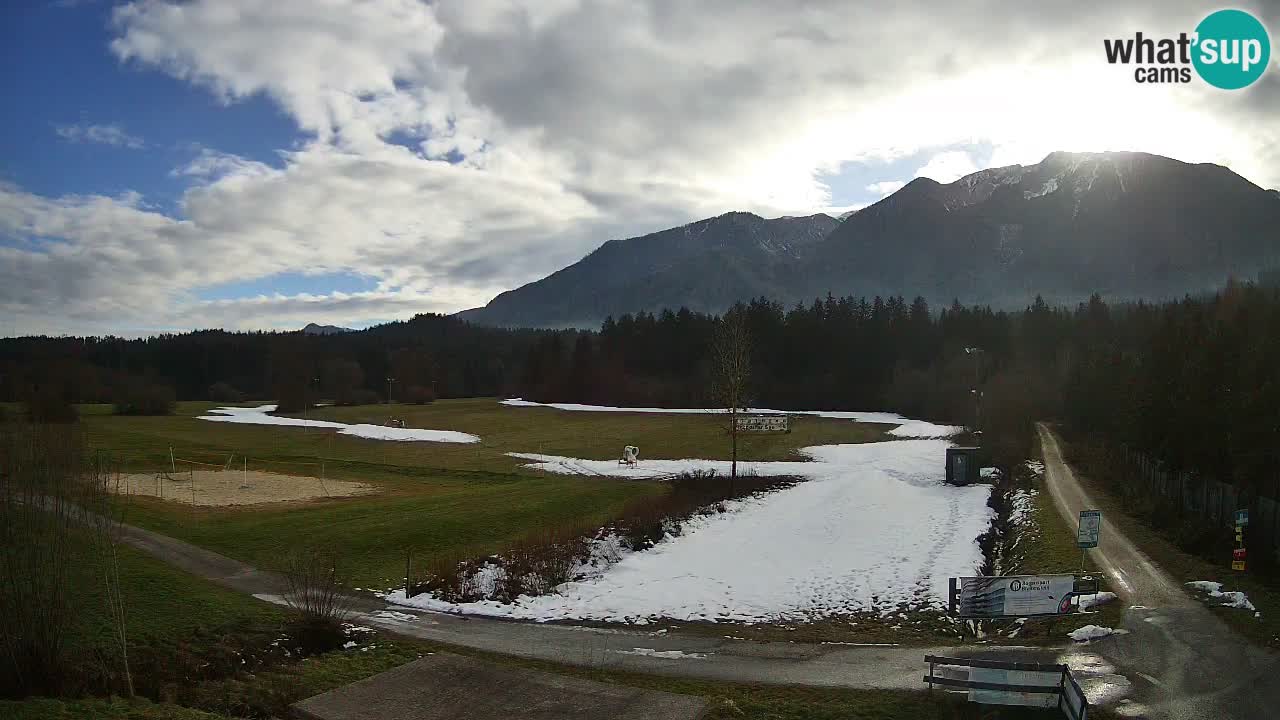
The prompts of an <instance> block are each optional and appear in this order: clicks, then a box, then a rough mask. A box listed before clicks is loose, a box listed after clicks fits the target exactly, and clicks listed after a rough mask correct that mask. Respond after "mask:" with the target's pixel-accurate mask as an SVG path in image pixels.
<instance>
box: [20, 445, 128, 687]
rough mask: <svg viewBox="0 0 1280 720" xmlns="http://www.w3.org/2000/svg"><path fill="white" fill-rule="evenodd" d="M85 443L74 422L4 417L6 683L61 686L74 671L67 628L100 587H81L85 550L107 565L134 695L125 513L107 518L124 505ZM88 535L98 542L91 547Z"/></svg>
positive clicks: (101, 567)
mask: <svg viewBox="0 0 1280 720" xmlns="http://www.w3.org/2000/svg"><path fill="white" fill-rule="evenodd" d="M84 447H85V439H84V433H83V430H82V429H81V427H80V425H79V424H78V423H74V422H71V423H27V422H12V421H11V422H3V423H0V667H2V668H3V670H4V672H0V678H3V680H0V693H3V694H9V695H25V694H29V693H37V692H43V693H49V694H57V693H58V692H59V691H60V690H61V689H62V686H63V685H64V684H65V683H67V682H69V681H71V680H72V679H73V678H72V672H73V670H72V668H71V660H70V659H69V657H68V650H67V638H68V634H69V630H70V628H72V627H73V626H74V624H75V623H74V620H75V618H76V616H77V610H78V606H79V605H80V604H82V603H83V602H86V598H89V599H92V598H94V597H95V594H94V593H91V592H77V588H78V586H79V583H80V581H81V575H80V570H81V569H82V566H83V565H84V564H85V561H86V560H88V561H89V563H90V564H92V565H93V566H94V567H93V569H95V570H98V571H100V572H101V578H102V580H103V583H104V588H103V589H104V596H105V597H106V598H107V603H108V610H109V611H110V618H111V620H112V625H113V627H112V637H113V640H114V641H118V643H119V650H120V656H121V660H122V661H123V663H124V676H125V678H126V680H127V681H128V690H129V693H130V694H131V695H132V692H133V687H132V686H133V683H132V678H131V676H130V673H129V666H128V652H127V640H128V636H127V631H126V628H125V624H124V619H125V601H124V597H123V595H122V594H121V592H120V581H119V578H120V575H119V570H118V564H117V556H116V550H115V548H116V542H118V534H116V533H115V531H116V530H117V529H118V528H119V523H118V522H115V521H113V520H111V519H110V514H111V510H112V509H113V508H117V507H119V505H118V504H117V503H115V502H114V501H113V499H112V498H111V497H110V495H109V490H110V488H109V486H108V485H107V477H108V475H107V473H106V472H105V468H106V465H105V463H102V462H94V463H90V462H87V460H86V458H85V452H84ZM86 545H87V546H88V547H89V548H91V549H92V550H94V551H95V552H92V553H91V554H90V555H88V556H86V555H85V554H84V552H83V550H81V549H80V548H84V547H85V546H86ZM114 644H115V642H113V645H114Z"/></svg>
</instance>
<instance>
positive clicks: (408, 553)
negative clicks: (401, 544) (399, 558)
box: [404, 550, 413, 600]
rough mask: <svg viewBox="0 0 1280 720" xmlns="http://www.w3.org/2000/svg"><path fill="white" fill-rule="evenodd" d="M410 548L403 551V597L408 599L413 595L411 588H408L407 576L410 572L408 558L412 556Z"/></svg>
mask: <svg viewBox="0 0 1280 720" xmlns="http://www.w3.org/2000/svg"><path fill="white" fill-rule="evenodd" d="M411 552H412V551H410V550H405V551H404V599H405V600H408V599H409V598H411V597H413V594H412V590H410V589H409V585H410V583H409V578H410V576H411V574H412V571H411V569H410V558H411V557H412V555H411Z"/></svg>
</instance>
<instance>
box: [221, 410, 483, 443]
mask: <svg viewBox="0 0 1280 720" xmlns="http://www.w3.org/2000/svg"><path fill="white" fill-rule="evenodd" d="M275 409H276V406H275V405H259V406H257V407H247V408H246V407H220V408H214V409H213V410H210V411H209V412H210V413H211V414H209V415H201V416H199V417H198V418H196V419H197V420H209V421H212V422H225V423H242V424H247V425H283V426H287V427H309V428H324V429H332V430H337V431H338V434H339V435H351V436H353V437H360V438H368V439H370V440H392V441H397V442H443V443H476V442H480V438H479V437H477V436H475V435H472V434H470V433H464V432H457V431H456V430H424V429H422V428H395V427H384V426H382V425H368V424H364V423H361V424H356V425H348V424H347V423H340V422H331V421H329V420H304V419H302V418H291V417H281V416H279V415H268V414H267V413H270V412H273V411H274V410H275Z"/></svg>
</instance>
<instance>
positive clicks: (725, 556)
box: [386, 440, 992, 624]
mask: <svg viewBox="0 0 1280 720" xmlns="http://www.w3.org/2000/svg"><path fill="white" fill-rule="evenodd" d="M947 447H948V443H947V442H946V441H942V440H901V441H892V442H881V443H867V444H855V445H824V446H816V447H810V448H805V449H804V450H803V451H802V452H803V453H804V454H806V455H808V456H809V457H810V458H812V461H810V462H755V463H739V470H740V471H741V472H753V473H756V474H758V475H769V476H780V475H790V476H801V477H805V478H808V480H809V481H808V482H804V483H800V484H798V485H796V486H794V487H791V488H788V489H786V490H781V491H778V492H774V493H769V494H765V495H760V496H756V497H749V498H742V499H738V500H732V501H726V502H725V503H724V505H725V512H723V513H718V514H713V515H706V516H696V517H694V518H691V519H690V520H688V521H686V522H685V523H684V524H683V525H682V526H681V532H680V535H679V536H677V537H670V536H668V537H667V538H665V539H663V540H662V541H660V542H658V543H657V544H656V545H655V546H653V547H652V548H651V549H649V550H645V551H643V552H626V553H623V552H621V551H620V550H618V549H617V548H607V547H602V548H601V549H600V552H601V553H608V554H612V553H614V552H617V553H618V555H619V556H620V559H619V560H618V561H617V562H613V563H611V564H608V567H607V568H605V569H604V570H603V572H600V573H598V574H597V575H595V576H594V577H587V578H584V579H582V580H578V581H575V582H569V583H565V584H563V585H561V586H560V587H558V588H556V591H555V592H554V593H553V594H549V595H539V596H536V597H534V596H522V597H519V598H517V599H516V600H515V601H514V602H512V603H509V604H504V603H500V602H497V601H492V600H484V601H477V602H470V603H457V604H454V603H448V602H445V601H443V600H440V599H438V598H435V597H434V596H432V595H429V594H428V595H418V596H415V597H413V598H410V599H405V597H404V592H403V590H397V591H393V592H390V593H388V594H387V595H386V599H387V600H388V601H389V602H393V603H397V604H401V605H408V606H413V607H418V608H422V609H426V610H432V611H440V612H451V613H460V614H474V615H489V616H496V617H506V618H514V619H524V620H535V621H550V620H598V621H606V622H631V623H636V624H646V623H649V622H652V621H654V620H656V619H658V618H670V619H675V620H685V621H707V622H716V621H724V620H728V621H739V622H774V621H778V620H805V619H812V618H817V617H826V616H831V615H842V614H849V613H854V612H860V611H876V612H881V613H889V612H896V611H898V610H899V609H900V608H902V607H916V608H933V609H938V610H944V609H945V608H946V604H947V595H948V587H947V580H948V578H950V577H953V576H961V575H968V574H973V573H974V572H976V571H977V570H978V569H979V568H980V567H981V566H982V563H983V556H982V550H981V548H980V547H979V545H978V542H977V538H978V536H980V535H982V534H983V533H984V532H986V531H987V530H988V528H989V526H990V524H991V520H992V510H991V509H990V508H988V507H987V500H988V498H989V497H990V493H991V488H990V487H989V486H987V485H973V486H966V487H955V486H951V485H947V484H945V483H944V482H943V475H944V472H945V463H944V457H945V451H946V448H947ZM517 457H522V458H525V459H530V460H534V461H535V463H534V464H535V466H538V467H543V468H544V469H547V470H549V471H552V472H562V473H566V474H580V475H583V474H585V475H609V476H616V477H633V478H642V477H649V478H653V477H659V478H660V477H664V476H669V475H674V474H677V473H680V472H685V471H688V470H695V469H696V470H708V469H710V470H716V471H717V472H720V473H723V474H724V475H726V476H727V474H728V471H729V467H728V462H727V461H725V462H719V461H710V460H648V461H642V462H641V463H640V464H639V465H638V466H634V467H631V466H623V465H619V464H618V462H617V461H616V460H582V459H578V458H565V457H558V456H548V455H527V454H522V455H518V456H517ZM601 564H604V563H601Z"/></svg>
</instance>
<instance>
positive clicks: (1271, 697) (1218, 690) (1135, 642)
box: [1037, 424, 1280, 720]
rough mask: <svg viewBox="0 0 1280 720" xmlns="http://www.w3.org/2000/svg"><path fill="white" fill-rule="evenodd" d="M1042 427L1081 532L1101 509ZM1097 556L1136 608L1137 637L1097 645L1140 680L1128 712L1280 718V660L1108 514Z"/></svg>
mask: <svg viewBox="0 0 1280 720" xmlns="http://www.w3.org/2000/svg"><path fill="white" fill-rule="evenodd" d="M1037 429H1038V430H1039V433H1040V442H1041V448H1042V450H1043V453H1044V463H1045V484H1046V486H1047V488H1048V490H1049V495H1050V496H1051V497H1052V498H1053V502H1054V505H1055V506H1056V507H1057V508H1058V511H1059V512H1060V513H1061V514H1062V517H1063V518H1064V519H1065V520H1066V521H1067V525H1068V526H1069V527H1075V526H1076V523H1077V521H1078V518H1079V513H1080V511H1081V510H1089V509H1093V508H1095V507H1096V505H1095V504H1094V503H1093V501H1092V500H1091V499H1090V498H1089V495H1088V493H1087V492H1086V491H1085V490H1084V488H1083V487H1081V486H1080V483H1079V482H1078V481H1077V479H1076V477H1075V474H1074V473H1073V472H1072V469H1071V467H1070V466H1069V465H1067V464H1066V462H1065V461H1064V460H1063V458H1062V451H1061V449H1060V447H1059V445H1058V439H1057V437H1055V436H1054V434H1053V432H1052V431H1050V430H1049V429H1048V428H1047V427H1046V426H1044V425H1043V424H1041V425H1039V426H1038V428H1037ZM1093 557H1094V559H1095V560H1096V561H1097V562H1098V563H1099V564H1100V565H1101V567H1102V569H1103V571H1104V572H1105V573H1106V574H1107V575H1108V576H1109V577H1110V578H1111V580H1112V583H1113V585H1114V587H1116V588H1117V589H1118V590H1119V592H1120V594H1121V599H1122V600H1123V601H1124V602H1126V603H1128V604H1129V605H1130V606H1131V607H1130V610H1129V611H1128V612H1127V613H1126V614H1125V619H1124V623H1123V628H1124V629H1125V630H1128V631H1129V634H1128V635H1123V636H1119V637H1113V638H1110V639H1109V640H1108V641H1107V642H1104V643H1098V644H1097V647H1098V649H1099V651H1100V652H1101V654H1102V656H1103V657H1104V658H1106V659H1107V660H1109V661H1110V662H1112V663H1114V664H1115V665H1116V666H1117V667H1119V668H1120V669H1121V672H1122V673H1124V674H1125V675H1126V676H1128V677H1129V678H1130V679H1131V680H1132V681H1133V682H1134V692H1133V697H1132V700H1133V702H1131V703H1127V704H1126V705H1128V707H1127V708H1126V709H1127V710H1129V711H1130V712H1133V713H1134V715H1135V716H1139V717H1162V718H1178V719H1180V720H1181V719H1183V718H1187V719H1190V718H1206V719H1209V718H1212V719H1215V720H1216V719H1218V718H1239V719H1241V720H1244V719H1253V718H1271V717H1277V716H1278V715H1280V680H1277V678H1278V677H1280V656H1278V655H1276V654H1275V653H1271V652H1268V651H1265V650H1262V649H1260V648H1257V647H1254V646H1253V645H1250V644H1249V643H1248V642H1247V641H1245V640H1244V639H1243V638H1240V637H1239V636H1237V635H1236V634H1235V633H1233V632H1232V631H1231V629H1230V628H1228V627H1227V625H1226V624H1225V623H1223V622H1222V621H1221V620H1219V619H1218V618H1217V617H1215V616H1214V615H1213V613H1212V612H1210V611H1209V610H1208V609H1207V608H1205V607H1204V606H1203V605H1201V604H1200V603H1199V602H1198V601H1196V600H1195V599H1193V598H1191V597H1190V596H1189V595H1188V594H1187V593H1186V592H1184V591H1183V589H1182V586H1181V584H1180V583H1179V582H1178V581H1177V580H1175V579H1174V578H1171V577H1170V576H1169V575H1168V574H1167V573H1166V572H1165V571H1164V570H1163V569H1161V568H1160V567H1158V566H1157V565H1155V563H1153V562H1152V561H1151V559H1150V558H1148V557H1147V556H1146V555H1144V554H1143V553H1142V551H1141V550H1139V549H1138V548H1137V547H1135V546H1134V544H1133V543H1132V542H1130V541H1129V539H1128V538H1127V537H1125V536H1124V534H1123V533H1121V532H1120V531H1119V529H1118V528H1117V527H1116V526H1115V525H1114V524H1113V523H1111V522H1110V521H1109V520H1108V519H1107V518H1106V517H1105V516H1104V517H1103V526H1102V540H1101V545H1100V546H1099V548H1098V549H1097V550H1095V551H1093ZM1139 705H1141V706H1139ZM1122 707H1124V706H1122Z"/></svg>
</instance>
